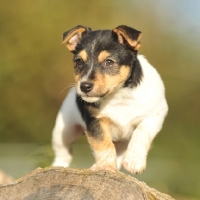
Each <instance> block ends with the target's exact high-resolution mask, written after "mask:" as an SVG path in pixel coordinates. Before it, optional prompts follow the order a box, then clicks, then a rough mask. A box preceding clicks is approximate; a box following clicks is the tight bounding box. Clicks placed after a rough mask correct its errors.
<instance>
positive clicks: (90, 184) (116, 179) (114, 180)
mask: <svg viewBox="0 0 200 200" xmlns="http://www.w3.org/2000/svg"><path fill="white" fill-rule="evenodd" d="M0 199H2V200H36V199H42V200H47V199H48V200H57V199H59V200H66V199H67V200H68V199H69V200H96V199H102V200H173V198H171V197H170V196H168V195H166V194H163V193H160V192H158V191H157V190H155V189H153V188H150V187H148V186H147V185H146V184H145V183H143V182H140V181H138V180H137V179H135V178H133V177H131V176H128V175H125V174H122V173H112V172H109V171H98V172H94V171H91V170H82V169H70V168H63V167H48V168H44V169H42V168H38V169H36V170H34V171H33V172H30V173H29V174H27V175H25V176H24V177H22V178H20V179H18V180H17V181H15V182H13V183H11V184H7V185H1V186H0Z"/></svg>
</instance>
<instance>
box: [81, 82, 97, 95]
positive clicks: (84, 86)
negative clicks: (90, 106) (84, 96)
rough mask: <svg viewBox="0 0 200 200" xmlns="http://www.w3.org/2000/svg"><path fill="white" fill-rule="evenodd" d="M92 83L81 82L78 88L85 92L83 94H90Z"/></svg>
mask: <svg viewBox="0 0 200 200" xmlns="http://www.w3.org/2000/svg"><path fill="white" fill-rule="evenodd" d="M93 85H94V84H93V83H90V82H86V81H85V82H82V83H81V86H80V88H81V91H82V92H85V93H88V92H90V91H91V90H92V88H93Z"/></svg>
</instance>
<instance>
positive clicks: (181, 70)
mask: <svg viewBox="0 0 200 200" xmlns="http://www.w3.org/2000/svg"><path fill="white" fill-rule="evenodd" d="M0 4H1V6H0V28H1V29H0V93H1V97H0V141H1V143H3V142H4V143H5V142H28V143H46V144H49V143H50V141H51V130H52V128H53V125H54V120H55V117H56V113H57V111H58V109H59V107H60V105H61V103H62V100H63V99H64V98H65V95H66V94H67V91H68V89H69V86H70V84H71V83H73V82H74V79H73V68H72V61H71V60H72V55H71V54H70V53H69V52H68V50H67V49H66V48H65V47H61V38H62V33H63V32H64V31H66V30H68V29H70V28H72V27H74V26H76V25H78V24H82V25H86V26H89V27H91V28H92V29H113V28H115V27H116V26H118V25H120V24H126V25H129V26H131V27H134V28H136V29H138V30H141V31H142V32H143V37H142V39H141V42H142V47H141V50H140V53H141V54H144V55H145V56H146V57H147V59H148V60H149V61H150V63H152V64H153V65H154V66H155V67H156V68H157V70H158V71H159V73H160V74H161V76H162V78H163V80H164V82H165V86H166V96H167V99H168V103H169V108H170V110H169V114H168V117H167V119H166V121H165V125H164V128H163V130H162V131H161V134H160V135H159V136H158V137H157V138H156V140H155V142H154V146H156V149H155V148H153V149H152V151H151V153H150V157H152V158H153V156H154V155H157V156H160V157H166V158H167V157H168V158H169V159H172V160H177V165H176V166H173V168H174V169H175V170H174V172H176V174H175V173H172V174H171V176H176V177H177V178H176V179H173V178H171V181H169V182H168V184H169V190H170V191H174V192H177V193H180V194H181V193H183V194H188V195H193V194H195V195H199V197H200V190H199V188H200V175H198V174H199V173H198V169H199V166H200V161H199V158H200V151H199V140H200V134H199V133H200V123H199V112H200V79H199V74H200V68H199V54H200V41H199V33H200V15H199V13H200V12H199V11H200V4H199V2H198V0H196V1H195V0H192V1H186V0H178V1H173V0H169V1H164V0H155V1H151V2H149V1H139V0H135V1H133V0H127V1H123V0H116V1H114V0H101V1H93V0H87V1H70V0H65V1H64V0H60V1H47V0H43V1H39V0H35V1H25V0H22V1H12V2H11V1H5V0H1V2H0ZM63 89H64V90H63ZM61 91H62V92H61ZM159 150H160V152H157V151H159ZM42 151H43V150H42ZM44 151H46V150H44ZM180 168H181V170H180ZM155 171H157V170H156V169H155ZM179 171H180V172H179ZM187 173H189V175H188V176H186V174H187ZM150 182H151V181H150ZM186 182H187V184H186ZM188 185H190V187H189V186H188ZM191 186H192V189H191ZM158 187H159V186H158Z"/></svg>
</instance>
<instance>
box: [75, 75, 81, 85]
mask: <svg viewBox="0 0 200 200" xmlns="http://www.w3.org/2000/svg"><path fill="white" fill-rule="evenodd" d="M74 79H75V81H76V83H78V82H79V81H80V74H77V75H74Z"/></svg>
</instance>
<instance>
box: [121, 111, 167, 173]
mask: <svg viewBox="0 0 200 200" xmlns="http://www.w3.org/2000/svg"><path fill="white" fill-rule="evenodd" d="M164 117H165V114H164V113H163V114H160V115H159V114H157V115H154V116H151V117H148V118H146V119H144V120H143V121H142V122H141V123H140V124H139V125H138V126H137V128H136V129H135V130H134V132H133V135H132V137H131V140H130V142H129V144H128V148H127V151H126V154H125V157H124V160H123V163H122V164H123V166H124V168H125V169H126V170H128V171H129V172H131V173H135V174H139V173H142V172H143V171H144V170H145V168H146V158H147V154H148V151H149V149H150V145H151V143H152V141H153V139H154V137H155V136H156V134H157V133H158V132H159V131H160V129H161V127H162V124H163V121H164Z"/></svg>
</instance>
